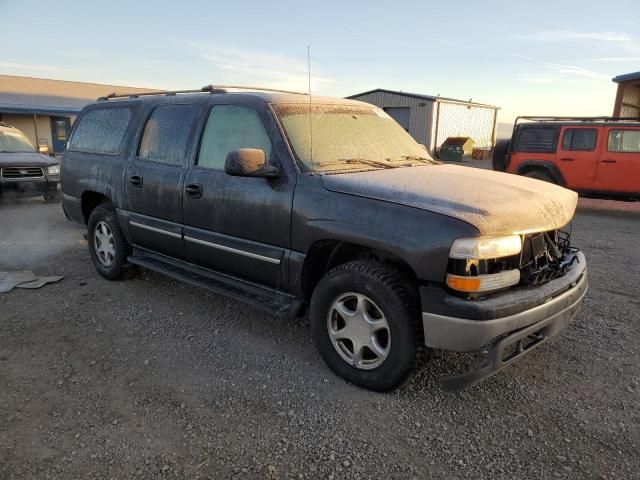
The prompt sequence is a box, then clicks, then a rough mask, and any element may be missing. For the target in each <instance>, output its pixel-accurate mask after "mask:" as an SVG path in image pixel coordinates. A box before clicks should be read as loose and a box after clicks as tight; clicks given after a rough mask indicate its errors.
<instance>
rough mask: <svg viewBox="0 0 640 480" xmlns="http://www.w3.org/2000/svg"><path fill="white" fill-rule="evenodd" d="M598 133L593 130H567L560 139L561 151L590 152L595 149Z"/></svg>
mask: <svg viewBox="0 0 640 480" xmlns="http://www.w3.org/2000/svg"><path fill="white" fill-rule="evenodd" d="M597 138H598V132H597V130H596V129H595V128H568V129H566V130H565V131H564V136H563V137H562V149H563V150H566V151H591V150H595V148H596V139H597Z"/></svg>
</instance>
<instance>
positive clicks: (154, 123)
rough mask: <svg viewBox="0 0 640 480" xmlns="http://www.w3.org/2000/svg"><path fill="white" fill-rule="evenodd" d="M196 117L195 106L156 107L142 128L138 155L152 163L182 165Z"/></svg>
mask: <svg viewBox="0 0 640 480" xmlns="http://www.w3.org/2000/svg"><path fill="white" fill-rule="evenodd" d="M196 114H197V107H196V106H195V105H161V106H159V107H156V108H155V109H154V110H153V112H152V113H151V116H150V117H149V120H147V123H146V124H145V126H144V133H143V134H142V140H141V141H140V148H139V150H138V156H139V157H140V158H144V159H145V160H152V161H154V162H161V163H170V164H173V165H181V164H182V160H183V158H184V156H185V155H186V153H187V147H188V141H189V133H190V132H191V127H192V126H193V122H194V121H195V118H196Z"/></svg>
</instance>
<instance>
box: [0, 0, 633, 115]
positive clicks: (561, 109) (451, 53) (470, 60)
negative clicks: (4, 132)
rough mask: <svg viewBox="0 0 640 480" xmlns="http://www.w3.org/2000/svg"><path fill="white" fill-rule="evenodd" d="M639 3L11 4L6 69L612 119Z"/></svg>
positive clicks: (1, 17)
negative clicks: (404, 98) (373, 95)
mask: <svg viewBox="0 0 640 480" xmlns="http://www.w3.org/2000/svg"><path fill="white" fill-rule="evenodd" d="M637 1H638V0H608V1H607V2H602V1H595V0H581V1H573V0H555V1H547V0H535V1H516V0H508V1H505V0H483V1H482V2H479V1H471V0H467V1H464V0H457V1H452V0H449V1H442V0H441V1H401V0H396V1H393V2H382V1H376V0H370V1H359V0H358V1H355V0H354V1H348V0H342V1H334V0H322V1H315V2H310V1H309V2H308V1H304V0H297V1H288V0H282V1H271V2H268V1H262V2H261V1H250V0H241V1H240V0H236V1H215V0H209V1H190V0H182V1H180V2H177V1H166V2H165V1H162V0H157V1H155V2H151V1H145V0H141V1H136V2H125V1H109V2H100V1H88V0H85V1H83V0H78V1H66V0H57V1H56V2H51V1H45V0H43V1H39V2H37V1H31V0H0V40H1V42H0V44H1V45H3V48H1V49H0V74H6V75H25V76H32V77H42V78H55V79H62V80H74V81H85V82H95V83H110V84H115V85H130V86H140V87H151V88H155V87H157V88H162V89H169V88H171V89H183V88H200V87H201V86H203V85H208V84H240V85H259V86H263V87H274V88H283V89H292V90H299V91H307V88H308V70H307V47H308V46H309V47H310V52H311V55H310V56H311V77H312V92H313V94H318V95H330V96H347V95H352V94H355V93H359V92H363V91H366V90H371V89H373V88H378V87H380V88H386V89H391V90H402V91H405V92H413V93H422V94H428V95H438V94H439V95H442V96H445V97H453V98H459V99H464V100H469V99H472V100H473V101H476V102H481V103H488V104H492V105H497V106H499V107H501V110H500V114H499V121H500V122H510V121H512V120H513V118H514V117H515V116H516V115H610V114H611V112H612V109H613V102H614V98H615V84H614V83H612V82H611V79H612V77H614V76H616V75H619V74H624V73H629V72H634V71H638V70H640V33H639V32H640V8H638V3H637Z"/></svg>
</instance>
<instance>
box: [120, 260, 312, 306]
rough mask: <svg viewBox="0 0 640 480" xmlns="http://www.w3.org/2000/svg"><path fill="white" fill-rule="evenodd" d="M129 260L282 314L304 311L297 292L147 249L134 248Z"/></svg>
mask: <svg viewBox="0 0 640 480" xmlns="http://www.w3.org/2000/svg"><path fill="white" fill-rule="evenodd" d="M127 260H128V261H129V263H132V264H134V265H138V266H140V267H143V268H147V269H149V270H153V271H154V272H158V273H161V274H163V275H166V276H168V277H171V278H175V279H177V280H180V281H182V282H185V283H189V284H191V285H195V286H197V287H201V288H204V289H206V290H209V291H211V292H214V293H220V294H222V295H226V296H228V297H231V298H234V299H236V300H240V301H242V302H245V303H248V304H250V305H253V306H255V307H258V308H260V309H262V310H266V311H268V312H270V313H273V314H274V315H277V316H279V317H283V318H296V317H298V316H299V314H300V312H301V311H302V306H303V305H302V302H301V301H300V300H298V299H297V298H296V297H294V296H293V295H289V294H287V293H283V292H281V291H278V290H274V289H271V288H266V287H262V286H260V285H256V284H255V283H250V282H246V281H244V280H241V279H239V278H235V277H230V276H228V275H224V274H221V273H216V272H212V271H210V270H205V269H203V268H200V267H196V266H195V265H190V264H186V265H185V264H184V263H181V262H178V261H175V260H173V259H170V258H168V257H164V256H162V255H157V254H154V253H151V252H147V251H146V250H142V249H139V248H134V249H133V253H132V254H131V255H130V256H129V257H128V258H127Z"/></svg>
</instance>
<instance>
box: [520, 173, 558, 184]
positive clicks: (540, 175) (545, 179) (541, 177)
mask: <svg viewBox="0 0 640 480" xmlns="http://www.w3.org/2000/svg"><path fill="white" fill-rule="evenodd" d="M524 176H525V177H529V178H535V179H536V180H542V181H543V182H548V183H556V182H554V181H553V179H552V178H551V177H550V176H549V175H547V174H546V173H544V172H542V171H540V170H532V171H530V172H527V173H525V174H524Z"/></svg>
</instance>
